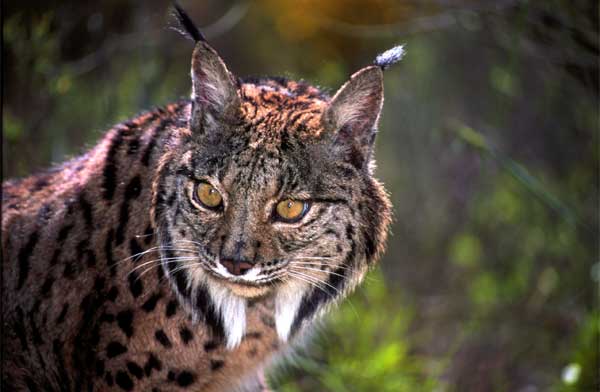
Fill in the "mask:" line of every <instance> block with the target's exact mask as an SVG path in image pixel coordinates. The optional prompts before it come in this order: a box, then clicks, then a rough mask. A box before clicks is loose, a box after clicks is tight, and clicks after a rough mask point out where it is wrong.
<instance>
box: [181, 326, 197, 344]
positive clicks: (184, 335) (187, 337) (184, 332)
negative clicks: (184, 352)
mask: <svg viewBox="0 0 600 392" xmlns="http://www.w3.org/2000/svg"><path fill="white" fill-rule="evenodd" d="M179 336H181V341H182V342H183V343H184V344H188V343H189V342H190V341H191V340H192V339H193V338H194V335H193V334H192V331H190V330H189V329H187V328H186V327H181V329H180V330H179Z"/></svg>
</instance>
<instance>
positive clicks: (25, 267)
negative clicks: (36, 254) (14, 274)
mask: <svg viewBox="0 0 600 392" xmlns="http://www.w3.org/2000/svg"><path fill="white" fill-rule="evenodd" d="M38 239H39V235H38V232H37V231H34V232H33V233H32V234H31V236H29V239H28V240H27V243H26V244H25V246H24V247H22V248H21V249H20V250H19V255H18V260H19V281H18V283H17V290H20V289H21V288H22V287H23V284H25V280H27V276H28V275H29V258H30V257H31V254H32V253H33V249H34V248H35V245H36V244H37V242H38Z"/></svg>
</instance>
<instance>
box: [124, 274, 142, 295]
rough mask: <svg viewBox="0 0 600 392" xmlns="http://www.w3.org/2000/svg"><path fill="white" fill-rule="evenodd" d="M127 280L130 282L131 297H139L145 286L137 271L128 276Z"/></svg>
mask: <svg viewBox="0 0 600 392" xmlns="http://www.w3.org/2000/svg"><path fill="white" fill-rule="evenodd" d="M127 280H128V281H129V291H130V292H131V295H133V298H137V297H139V296H140V294H142V291H143V290H144V286H143V285H142V281H141V280H140V278H139V277H138V274H137V273H136V272H135V271H132V272H131V273H130V274H129V275H128V277H127Z"/></svg>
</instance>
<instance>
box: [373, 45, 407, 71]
mask: <svg viewBox="0 0 600 392" xmlns="http://www.w3.org/2000/svg"><path fill="white" fill-rule="evenodd" d="M404 53H405V51H404V45H398V46H396V47H393V48H392V49H388V50H386V51H385V52H383V53H381V54H380V55H379V56H377V58H376V59H375V61H374V62H373V64H375V65H376V66H378V67H380V68H381V69H386V68H387V67H389V66H390V65H393V64H396V63H397V62H398V61H400V60H401V59H402V57H404Z"/></svg>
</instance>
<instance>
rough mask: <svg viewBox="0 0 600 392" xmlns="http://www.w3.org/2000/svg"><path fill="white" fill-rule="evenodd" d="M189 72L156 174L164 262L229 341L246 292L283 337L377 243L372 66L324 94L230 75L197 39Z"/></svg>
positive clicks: (383, 224) (381, 218) (237, 334)
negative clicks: (270, 314)
mask: <svg viewBox="0 0 600 392" xmlns="http://www.w3.org/2000/svg"><path fill="white" fill-rule="evenodd" d="M192 80H193V95H192V104H191V106H190V108H189V111H188V112H187V114H186V117H187V118H184V119H183V120H184V123H186V124H187V125H186V129H185V130H184V131H183V132H178V133H177V134H179V135H184V136H182V137H179V138H177V139H175V140H172V141H171V142H170V145H171V149H170V151H169V152H168V153H167V154H166V155H165V156H164V158H163V160H162V162H161V166H160V170H159V172H158V174H157V177H156V178H155V180H154V203H153V204H154V206H155V207H154V211H153V217H154V222H155V225H156V228H157V232H158V235H159V238H160V243H161V254H162V264H163V268H164V270H165V272H166V274H167V276H168V277H169V279H170V280H171V282H172V285H173V287H174V289H175V290H176V291H177V293H178V294H179V297H180V300H181V301H182V302H183V303H184V305H185V306H186V308H187V309H188V311H189V312H191V314H192V316H193V317H194V318H195V319H203V320H205V321H206V320H210V319H213V321H214V322H215V323H222V325H221V326H222V327H223V328H224V330H225V332H226V335H227V336H226V339H227V344H228V346H229V347H230V348H233V347H235V346H236V345H237V344H238V343H239V341H240V340H241V338H242V336H243V333H244V329H245V309H246V306H247V301H248V299H250V298H256V297H272V298H273V299H274V302H275V309H276V324H277V325H276V326H277V331H278V334H279V336H280V337H281V338H282V339H283V340H285V339H287V338H288V337H289V336H290V335H291V334H294V333H295V332H296V331H297V330H299V329H300V328H301V327H302V326H303V324H304V322H305V321H307V320H310V319H312V318H313V317H314V316H316V315H317V314H318V313H320V311H321V310H322V309H324V308H325V307H326V305H328V304H330V303H332V302H335V300H337V299H339V298H341V297H342V296H343V295H344V294H345V293H346V292H347V291H348V290H351V289H352V288H353V287H355V286H356V284H358V283H359V282H360V281H361V280H362V278H363V276H364V274H365V272H366V270H367V267H368V265H369V264H370V263H372V262H374V261H375V260H376V258H377V255H378V253H379V252H380V251H381V249H382V247H383V244H384V241H385V237H386V230H387V226H388V223H389V214H390V203H389V200H388V198H387V196H386V194H385V191H384V190H383V187H382V186H381V185H380V184H379V183H378V182H377V181H376V180H375V179H374V178H373V177H372V168H373V159H372V148H373V142H374V136H375V127H376V125H377V120H378V117H379V114H380V110H381V107H382V103H383V83H382V68H381V67H379V66H369V67H366V68H364V69H362V70H360V71H359V72H357V73H356V74H354V75H353V76H352V77H351V79H350V80H349V81H348V82H347V83H346V84H345V85H344V86H342V88H341V89H340V90H339V91H338V92H337V93H336V94H335V96H334V97H333V98H329V97H328V96H327V95H325V94H324V93H322V92H320V91H319V90H318V89H317V88H315V87H312V86H309V85H307V84H305V83H299V82H293V81H287V80H283V79H263V80H248V81H246V82H242V81H240V80H237V79H236V78H234V77H233V76H232V75H231V74H230V73H229V71H228V70H227V68H226V67H225V65H224V63H223V61H222V60H221V59H220V57H219V56H218V55H217V54H216V52H215V51H214V50H213V49H212V48H210V47H209V46H208V45H207V44H206V43H205V42H202V41H200V42H199V43H197V45H196V49H195V51H194V54H193V60H192ZM207 297H208V298H210V299H211V301H208V302H209V303H207V301H206V299H205V298H207Z"/></svg>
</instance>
